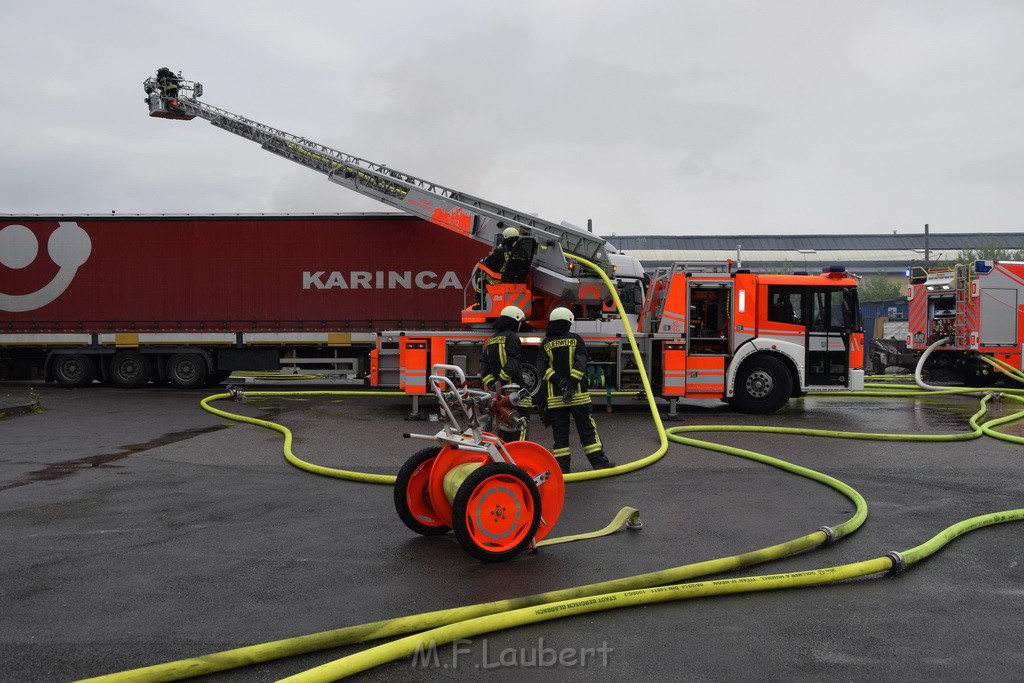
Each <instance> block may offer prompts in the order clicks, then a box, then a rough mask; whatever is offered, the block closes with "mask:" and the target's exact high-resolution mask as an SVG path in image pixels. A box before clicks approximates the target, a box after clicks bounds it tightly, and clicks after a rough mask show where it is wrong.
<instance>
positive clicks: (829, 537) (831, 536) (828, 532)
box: [818, 526, 837, 545]
mask: <svg viewBox="0 0 1024 683" xmlns="http://www.w3.org/2000/svg"><path fill="white" fill-rule="evenodd" d="M818 531H820V532H821V533H823V534H825V540H824V541H822V543H821V544H822V545H832V544H833V543H835V542H836V540H837V539H836V532H835V530H833V529H832V527H830V526H823V527H821V528H820V529H818Z"/></svg>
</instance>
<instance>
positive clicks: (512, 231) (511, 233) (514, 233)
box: [501, 228, 519, 240]
mask: <svg viewBox="0 0 1024 683" xmlns="http://www.w3.org/2000/svg"><path fill="white" fill-rule="evenodd" d="M501 237H502V239H506V240H507V239H509V238H511V237H519V230H517V229H516V228H505V230H504V231H502V233H501Z"/></svg>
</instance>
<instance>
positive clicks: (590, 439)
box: [549, 403, 607, 472]
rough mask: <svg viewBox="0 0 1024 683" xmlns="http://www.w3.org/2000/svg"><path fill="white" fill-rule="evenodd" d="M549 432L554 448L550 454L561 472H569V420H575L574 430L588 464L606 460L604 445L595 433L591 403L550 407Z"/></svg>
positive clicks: (595, 426) (595, 427)
mask: <svg viewBox="0 0 1024 683" xmlns="http://www.w3.org/2000/svg"><path fill="white" fill-rule="evenodd" d="M549 415H550V418H551V433H552V436H553V438H554V441H555V443H554V449H553V451H552V455H554V456H555V460H557V461H558V464H559V466H561V468H562V471H563V472H569V471H571V470H570V464H569V454H570V450H569V420H570V419H572V420H574V421H575V422H576V431H577V432H578V433H579V435H580V443H581V444H582V445H583V453H584V455H586V456H587V460H589V461H590V464H591V465H593V464H595V463H596V464H600V463H602V462H604V461H605V460H607V458H606V457H605V455H604V446H603V445H602V444H601V437H600V436H598V434H597V423H596V422H594V417H593V415H592V410H591V405H590V404H589V403H584V404H582V405H577V406H567V407H565V408H551V409H550V410H549Z"/></svg>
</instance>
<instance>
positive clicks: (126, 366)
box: [110, 351, 153, 389]
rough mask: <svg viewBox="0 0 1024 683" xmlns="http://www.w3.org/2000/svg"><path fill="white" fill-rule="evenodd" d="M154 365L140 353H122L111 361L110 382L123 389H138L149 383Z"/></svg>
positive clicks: (115, 355)
mask: <svg viewBox="0 0 1024 683" xmlns="http://www.w3.org/2000/svg"><path fill="white" fill-rule="evenodd" d="M152 372H153V364H152V363H151V362H150V360H149V358H148V357H147V356H144V355H142V354H141V353H139V352H138V351H120V352H118V353H115V354H114V357H113V358H112V359H111V360H110V381H111V383H112V384H113V385H114V386H118V387H121V388H122V389H138V388H139V387H143V386H145V385H146V384H148V383H149V378H150V375H151V374H152Z"/></svg>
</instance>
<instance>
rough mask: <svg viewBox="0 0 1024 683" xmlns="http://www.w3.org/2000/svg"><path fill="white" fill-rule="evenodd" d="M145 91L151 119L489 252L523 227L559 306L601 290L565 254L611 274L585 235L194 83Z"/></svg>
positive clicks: (155, 82) (540, 283)
mask: <svg viewBox="0 0 1024 683" xmlns="http://www.w3.org/2000/svg"><path fill="white" fill-rule="evenodd" d="M158 76H159V74H158ZM143 86H144V88H145V90H146V93H147V94H148V99H147V103H148V105H149V111H150V115H151V116H156V117H160V118H174V119H186V120H187V119H192V118H195V117H199V118H203V119H206V120H207V121H209V122H210V123H212V124H213V125H214V126H217V127H218V128H222V129H224V130H226V131H228V132H231V133H234V134H235V135H238V136H240V137H243V138H246V139H248V140H252V141H253V142H256V143H258V144H259V145H260V146H261V147H263V149H265V150H267V151H268V152H273V153H274V154H277V155H279V156H282V157H284V158H285V159H289V160H291V161H294V162H296V163H298V164H301V165H303V166H305V167H307V168H310V169H313V170H314V171H319V172H320V173H322V174H324V175H326V176H327V178H328V179H329V180H331V181H333V182H335V183H338V184H339V185H343V186H344V187H347V188H349V189H350V190H354V191H355V192H358V193H359V194H362V195H365V196H367V197H371V198H373V199H376V200H377V201H380V202H383V203H384V204H388V205H390V206H393V207H396V208H398V209H400V210H402V211H404V212H406V213H409V214H412V215H414V216H418V217H420V218H423V219H425V220H428V221H430V222H431V223H434V224H435V225H439V226H441V227H444V228H447V229H449V230H452V231H454V232H457V233H460V234H462V235H465V236H467V237H471V238H473V239H476V240H479V241H482V242H485V243H487V244H489V245H491V246H493V245H495V244H496V243H497V242H498V239H499V236H500V234H501V232H502V230H503V229H504V228H506V227H510V226H512V227H516V228H519V230H520V232H521V233H522V234H523V235H527V236H529V237H532V238H534V239H535V240H536V241H537V244H538V245H539V249H538V250H537V253H536V254H535V256H534V260H533V267H534V272H535V275H534V286H535V287H536V288H538V289H540V290H541V291H544V292H546V293H548V294H551V295H553V296H555V297H558V298H560V299H564V300H566V301H575V300H577V296H578V292H579V291H580V289H581V288H584V287H588V286H595V285H596V286H600V285H601V282H600V280H599V279H598V278H596V277H589V278H588V277H586V276H584V277H582V278H581V271H580V270H579V269H576V268H571V267H570V264H569V260H568V258H567V256H566V255H567V254H570V255H577V256H582V257H583V258H586V259H587V260H590V261H593V262H594V263H596V264H598V265H599V266H601V267H602V268H603V269H604V270H605V271H606V272H607V273H609V275H610V274H611V272H612V268H611V264H610V262H609V257H608V252H607V246H606V242H605V240H603V239H601V238H600V237H597V236H596V235H594V234H592V233H590V232H588V231H586V230H581V229H579V228H575V227H571V226H567V225H558V224H555V223H552V222H550V221H546V220H544V219H542V218H538V217H536V216H531V215H529V214H524V213H522V212H519V211H516V210H514V209H510V208H508V207H505V206H501V205H500V204H494V203H492V202H488V201H486V200H483V199H480V198H478V197H474V196H471V195H468V194H465V193H463V192H459V191H457V190H452V189H450V188H447V187H444V186H441V185H438V184H436V183H432V182H429V181H427V180H423V179H421V178H417V177H415V176H412V175H409V174H407V173H402V172H400V171H396V170H395V169H392V168H388V167H387V166H385V165H383V164H377V163H374V162H371V161H367V160H366V159H361V158H359V157H356V156H353V155H351V154H346V153H345V152H340V151H338V150H335V149H331V148H330V147H327V146H325V145H321V144H319V143H317V142H313V141H312V140H307V139H306V138H303V137H299V136H296V135H292V134H291V133H286V132H285V131H282V130H278V129H276V128H272V127H270V126H267V125H265V124H262V123H258V122H256V121H252V120H250V119H247V118H245V117H243V116H239V115H238V114H233V113H231V112H229V111H225V110H224V109H220V108H218V107H214V106H211V105H208V104H204V103H202V102H199V100H198V98H199V97H200V96H201V95H202V92H203V88H202V85H201V84H199V83H196V82H194V81H186V80H183V79H181V78H180V77H177V76H172V77H170V78H169V77H167V76H166V75H164V77H162V78H160V77H150V78H148V79H147V80H146V81H145V82H144V83H143ZM591 275H593V274H591Z"/></svg>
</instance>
